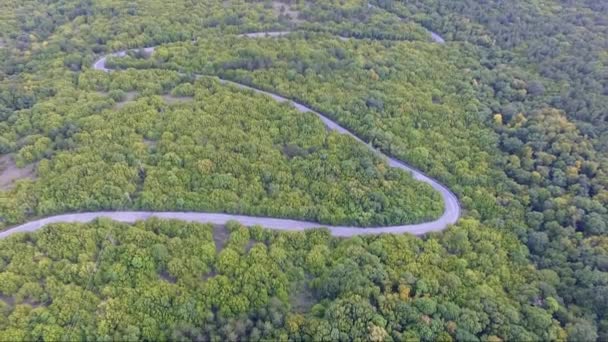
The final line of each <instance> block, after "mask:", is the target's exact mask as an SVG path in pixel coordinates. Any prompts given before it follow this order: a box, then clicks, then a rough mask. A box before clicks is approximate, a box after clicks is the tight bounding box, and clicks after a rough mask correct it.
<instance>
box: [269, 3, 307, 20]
mask: <svg viewBox="0 0 608 342" xmlns="http://www.w3.org/2000/svg"><path fill="white" fill-rule="evenodd" d="M272 9H273V11H274V12H275V13H276V15H277V16H279V17H281V16H283V17H285V18H287V20H289V21H291V22H292V23H301V22H302V20H301V19H298V17H299V16H300V12H299V11H298V10H296V9H294V8H293V7H291V5H289V4H286V3H283V2H279V1H273V2H272Z"/></svg>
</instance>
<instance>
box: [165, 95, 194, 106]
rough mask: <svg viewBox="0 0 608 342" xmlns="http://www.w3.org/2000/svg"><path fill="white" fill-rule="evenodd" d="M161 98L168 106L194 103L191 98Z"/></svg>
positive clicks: (170, 96)
mask: <svg viewBox="0 0 608 342" xmlns="http://www.w3.org/2000/svg"><path fill="white" fill-rule="evenodd" d="M162 98H163V101H165V103H166V104H169V105H171V104H179V103H186V102H192V101H194V98H193V97H191V96H173V95H163V96H162Z"/></svg>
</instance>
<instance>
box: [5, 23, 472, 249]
mask: <svg viewBox="0 0 608 342" xmlns="http://www.w3.org/2000/svg"><path fill="white" fill-rule="evenodd" d="M288 33H289V32H258V33H249V34H244V35H241V36H244V37H252V38H256V37H265V36H270V37H276V36H283V35H286V34H288ZM145 50H146V51H147V52H149V53H152V52H153V51H154V47H149V48H146V49H145ZM126 53H127V51H119V52H116V53H113V54H110V55H106V56H104V57H101V58H100V59H98V60H97V61H96V62H95V63H94V64H93V68H94V69H97V70H101V71H105V72H109V71H111V70H110V69H108V68H106V58H107V57H109V56H117V57H121V56H125V55H126ZM220 82H221V83H224V84H227V85H231V86H235V87H238V88H240V89H248V90H252V91H254V92H256V93H259V94H263V95H267V96H270V97H271V98H273V99H274V100H276V101H278V102H289V103H291V104H292V105H293V106H294V107H295V108H296V109H297V110H298V111H300V112H302V113H304V112H311V113H313V114H315V115H317V116H318V117H319V118H320V119H321V120H322V121H323V123H325V125H326V126H327V128H328V129H329V130H334V131H337V132H338V133H341V134H347V135H349V136H351V137H352V138H354V139H355V140H357V141H358V142H360V143H362V144H365V145H366V146H368V147H369V148H370V149H371V150H372V151H374V152H375V153H377V154H379V155H381V156H383V157H384V158H386V160H387V163H388V165H389V166H390V167H395V168H398V169H401V170H404V171H407V172H410V173H411V174H412V176H413V177H414V179H416V180H418V181H420V182H425V183H427V184H429V185H430V186H432V187H433V189H435V190H436V191H438V192H439V193H440V194H441V197H442V198H443V202H444V212H443V215H441V217H440V218H438V219H437V220H434V221H430V222H424V223H418V224H406V225H399V226H390V227H366V228H361V227H354V226H327V225H322V224H319V223H316V222H309V221H299V220H290V219H279V218H270V217H256V216H247V215H233V214H218V213H205V212H175V211H164V212H150V211H98V212H90V213H77V214H64V215H56V216H51V217H47V218H43V219H39V220H35V221H31V222H28V223H24V224H22V225H19V226H17V227H14V228H11V229H8V230H6V231H4V232H0V239H2V238H5V237H7V236H10V235H12V234H15V233H20V232H33V231H36V230H38V229H40V228H42V227H44V226H45V225H47V224H50V223H58V222H66V223H67V222H82V223H84V222H90V221H93V220H94V219H96V218H100V217H106V218H110V219H112V220H115V221H120V222H126V223H134V222H136V221H139V220H145V219H147V218H150V217H157V218H161V219H178V220H182V221H190V222H200V223H213V224H224V223H226V222H227V221H230V220H236V221H238V222H240V223H241V224H243V225H246V226H252V225H260V226H263V227H265V228H270V229H277V230H286V231H302V230H306V229H312V228H318V227H327V228H328V229H329V230H330V232H331V234H332V235H334V236H342V237H348V236H354V235H363V234H382V233H395V234H403V233H409V234H414V235H422V234H425V233H429V232H435V231H441V230H444V229H445V228H447V226H448V225H450V224H454V223H456V221H458V219H459V218H460V214H461V210H460V204H459V202H458V198H457V197H456V195H454V193H452V191H450V189H448V188H447V187H446V186H444V185H443V184H441V183H439V182H438V181H437V180H435V179H433V178H431V177H428V176H426V175H425V174H424V173H422V172H421V171H419V170H417V169H415V168H413V167H411V166H409V165H407V164H406V163H404V162H402V161H400V160H397V159H395V158H391V157H388V156H386V155H385V154H383V153H382V152H380V151H378V150H376V149H374V148H373V147H371V146H370V145H368V144H366V143H365V142H364V141H363V140H361V139H360V138H359V137H357V136H356V135H354V134H353V133H351V132H350V131H348V130H347V129H346V128H344V127H342V126H340V125H339V124H338V123H336V122H335V121H333V120H331V119H330V118H328V117H326V116H325V115H323V114H321V113H319V112H317V111H315V110H313V109H311V108H309V107H307V106H305V105H303V104H301V103H297V102H294V101H291V100H289V99H286V98H284V97H282V96H280V95H277V94H273V93H270V92H267V91H263V90H260V89H256V88H252V87H249V86H246V85H244V84H240V83H236V82H233V81H228V80H223V79H220Z"/></svg>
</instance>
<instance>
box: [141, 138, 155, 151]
mask: <svg viewBox="0 0 608 342" xmlns="http://www.w3.org/2000/svg"><path fill="white" fill-rule="evenodd" d="M144 144H145V145H146V146H148V148H149V149H153V148H156V145H157V144H158V141H156V140H150V139H146V138H144Z"/></svg>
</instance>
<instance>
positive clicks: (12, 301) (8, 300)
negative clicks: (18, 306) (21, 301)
mask: <svg viewBox="0 0 608 342" xmlns="http://www.w3.org/2000/svg"><path fill="white" fill-rule="evenodd" d="M0 300H1V301H3V302H5V303H6V304H8V306H10V307H11V308H12V307H15V298H13V296H5V295H2V294H0Z"/></svg>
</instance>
